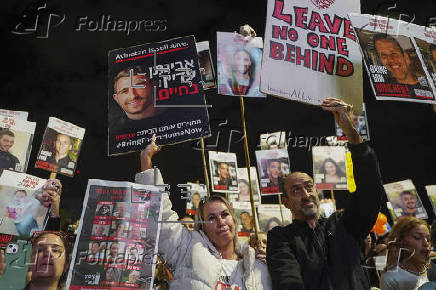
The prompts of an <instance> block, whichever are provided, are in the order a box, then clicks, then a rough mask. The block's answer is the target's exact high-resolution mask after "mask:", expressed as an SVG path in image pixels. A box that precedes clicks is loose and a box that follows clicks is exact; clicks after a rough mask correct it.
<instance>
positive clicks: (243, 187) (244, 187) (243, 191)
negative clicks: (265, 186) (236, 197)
mask: <svg viewBox="0 0 436 290" xmlns="http://www.w3.org/2000/svg"><path fill="white" fill-rule="evenodd" d="M239 194H240V195H244V196H245V195H250V188H249V186H248V184H246V183H245V182H243V181H240V182H239Z"/></svg>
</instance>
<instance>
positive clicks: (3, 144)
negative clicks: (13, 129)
mask: <svg viewBox="0 0 436 290" xmlns="http://www.w3.org/2000/svg"><path fill="white" fill-rule="evenodd" d="M14 142H15V137H12V136H9V135H6V134H4V135H3V136H2V137H1V138H0V151H9V149H11V147H12V146H14Z"/></svg>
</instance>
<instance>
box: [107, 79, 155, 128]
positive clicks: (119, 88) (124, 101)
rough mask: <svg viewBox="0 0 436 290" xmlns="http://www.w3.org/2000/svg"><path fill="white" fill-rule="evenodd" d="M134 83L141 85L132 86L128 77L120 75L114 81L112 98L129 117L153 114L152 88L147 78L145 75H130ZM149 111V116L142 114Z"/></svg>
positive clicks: (136, 117) (140, 117)
mask: <svg viewBox="0 0 436 290" xmlns="http://www.w3.org/2000/svg"><path fill="white" fill-rule="evenodd" d="M132 83H133V84H134V85H141V86H142V87H132V86H131V84H130V77H121V78H119V79H118V80H117V82H116V83H115V94H114V95H113V97H114V100H115V101H116V102H117V103H118V105H120V107H121V109H123V111H124V112H125V113H126V115H127V117H128V118H129V119H136V120H137V119H142V118H145V117H149V116H152V115H153V112H154V109H155V107H154V105H153V90H152V86H151V84H150V81H149V79H148V78H147V77H146V76H145V75H134V76H133V77H132ZM147 113H149V116H145V115H144V114H147Z"/></svg>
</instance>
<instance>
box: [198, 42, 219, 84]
mask: <svg viewBox="0 0 436 290" xmlns="http://www.w3.org/2000/svg"><path fill="white" fill-rule="evenodd" d="M195 45H196V47H197V54H198V64H199V65H200V74H201V79H202V81H203V89H205V90H208V89H211V88H216V82H215V70H214V69H213V62H212V57H211V55H210V49H209V41H201V42H197V43H196V44H195Z"/></svg>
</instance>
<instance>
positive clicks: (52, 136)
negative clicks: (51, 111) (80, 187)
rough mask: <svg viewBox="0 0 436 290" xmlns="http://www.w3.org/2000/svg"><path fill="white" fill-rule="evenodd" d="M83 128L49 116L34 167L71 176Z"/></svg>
mask: <svg viewBox="0 0 436 290" xmlns="http://www.w3.org/2000/svg"><path fill="white" fill-rule="evenodd" d="M84 136H85V129H84V128H81V127H78V126H76V125H74V124H72V123H69V122H65V121H62V120H60V119H58V118H55V117H50V118H49V120H48V125H47V128H46V129H45V132H44V137H43V140H42V144H41V147H40V149H39V152H38V155H37V158H36V159H37V160H36V164H35V167H36V168H41V169H45V170H48V171H51V172H55V173H60V174H63V175H66V176H69V177H73V176H74V173H75V171H76V167H77V161H78V158H79V153H80V148H81V147H82V142H83V137H84Z"/></svg>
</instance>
